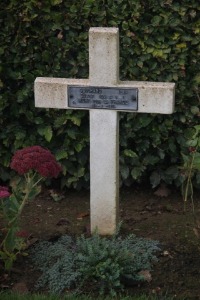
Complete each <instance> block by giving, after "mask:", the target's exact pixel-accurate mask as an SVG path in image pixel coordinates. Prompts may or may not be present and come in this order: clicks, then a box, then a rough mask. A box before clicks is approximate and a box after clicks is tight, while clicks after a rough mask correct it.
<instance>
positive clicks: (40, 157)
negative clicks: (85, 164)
mask: <svg viewBox="0 0 200 300" xmlns="http://www.w3.org/2000/svg"><path fill="white" fill-rule="evenodd" d="M10 167H11V168H12V169H13V170H15V171H16V172H17V173H18V174H19V175H23V177H18V178H17V180H16V181H15V183H14V186H13V189H12V194H10V192H9V189H8V188H7V187H2V186H1V187H0V200H1V207H0V208H1V210H2V213H3V217H4V219H5V223H6V224H5V226H6V228H5V231H6V234H5V237H4V238H3V241H2V242H1V244H0V258H1V259H2V260H3V261H4V265H5V269H6V270H10V269H11V268H12V265H13V262H14V261H15V260H16V257H17V255H18V254H19V253H20V252H21V250H22V249H23V248H24V246H25V243H24V240H25V239H24V237H25V236H24V233H23V232H20V231H19V218H20V215H21V213H22V210H23V208H24V205H25V204H26V202H27V201H29V200H32V199H34V198H35V197H36V196H37V195H38V194H39V193H40V191H41V186H40V185H39V183H41V182H42V181H43V180H44V178H45V177H49V178H51V177H57V176H58V174H59V173H60V171H61V167H60V165H59V164H58V163H57V162H56V160H55V157H54V156H53V155H52V154H51V152H50V151H49V150H46V149H44V148H42V147H40V146H32V147H27V148H24V149H22V150H18V151H16V153H15V154H14V156H13V158H12V161H11V165H10ZM25 235H26V234H25Z"/></svg>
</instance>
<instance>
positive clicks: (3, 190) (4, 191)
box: [0, 186, 10, 199]
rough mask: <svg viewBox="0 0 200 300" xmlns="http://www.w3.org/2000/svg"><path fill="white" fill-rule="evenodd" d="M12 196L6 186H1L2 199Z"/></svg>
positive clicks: (0, 196)
mask: <svg viewBox="0 0 200 300" xmlns="http://www.w3.org/2000/svg"><path fill="white" fill-rule="evenodd" d="M9 196H10V193H9V191H8V188H7V187H6V186H0V199H1V198H7V197H9Z"/></svg>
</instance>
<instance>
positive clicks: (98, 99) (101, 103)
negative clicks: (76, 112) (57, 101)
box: [68, 85, 138, 111]
mask: <svg viewBox="0 0 200 300" xmlns="http://www.w3.org/2000/svg"><path fill="white" fill-rule="evenodd" d="M68 106H69V107H72V108H73V107H74V108H85V109H95V108H96V109H111V110H132V111H137V110H138V89H137V88H106V87H99V86H88V87H86V86H74V85H73V86H68Z"/></svg>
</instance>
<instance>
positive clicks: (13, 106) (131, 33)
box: [0, 0, 200, 188]
mask: <svg viewBox="0 0 200 300" xmlns="http://www.w3.org/2000/svg"><path fill="white" fill-rule="evenodd" d="M179 2H180V1H175V0H174V1H173V0H160V1H155V0H134V1H133V0H107V1H106V0H82V1H81V0H77V1H70V0H68V1H67V0H66V1H65V0H63V1H62V0H44V1H43V0H41V1H39V0H21V1H18V0H10V1H8V0H5V1H4V2H3V3H2V4H1V8H0V28H1V31H0V59H1V64H0V74H1V77H0V88H1V94H0V126H1V129H0V178H1V179H2V180H7V179H9V176H10V169H9V162H10V158H11V156H12V154H13V153H14V151H16V149H19V148H22V147H24V146H28V145H34V144H38V145H41V146H44V147H48V148H49V149H50V150H51V151H52V152H53V153H55V155H56V157H57V159H58V160H59V161H60V163H61V164H62V166H63V169H64V176H63V177H62V178H61V182H62V186H67V187H74V188H80V187H82V186H86V187H87V186H88V185H89V134H88V131H89V124H88V112H86V111H73V112H72V111H64V110H55V109H54V110H53V109H49V110H47V109H46V110H45V109H35V108H34V95H33V83H34V80H35V78H36V77H37V76H48V77H50V76H54V77H68V78H72V77H74V78H75V77H76V78H87V77H88V30H89V28H90V27H94V26H95V27H97V26H105V27H106V26H108V27H112V26H115V27H119V29H120V77H121V79H122V80H124V79H126V80H148V81H173V82H175V83H176V113H175V114H173V115H170V116H163V115H153V114H151V115H150V114H142V115H141V114H126V113H123V114H122V113H121V114H120V117H121V120H120V133H121V134H120V165H121V168H120V170H121V171H120V173H121V182H122V183H123V184H126V185H130V184H132V182H133V181H137V182H139V181H142V180H145V179H146V178H148V180H149V178H150V181H151V183H152V184H153V186H156V185H157V184H158V183H159V182H160V181H161V180H163V181H165V182H167V183H175V184H177V185H179V184H180V183H181V181H182V177H181V175H180V172H179V168H178V167H179V166H180V164H181V153H182V152H184V153H187V148H186V140H187V138H188V135H189V133H190V131H189V130H188V129H189V128H192V127H193V126H194V125H196V124H198V123H199V116H200V113H199V101H200V96H199V84H200V72H199V70H200V62H199V61H200V60H199V49H200V47H199V45H200V38H199V37H200V21H199V20H200V18H199V10H200V5H199V4H198V1H196V0H183V1H181V3H179ZM161 101H162V99H161ZM198 178H199V177H197V179H198ZM199 181H200V180H199Z"/></svg>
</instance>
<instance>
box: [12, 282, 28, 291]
mask: <svg viewBox="0 0 200 300" xmlns="http://www.w3.org/2000/svg"><path fill="white" fill-rule="evenodd" d="M12 291H13V292H15V293H19V294H26V293H28V288H27V285H26V283H25V282H17V283H15V284H14V286H13V287H12Z"/></svg>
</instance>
